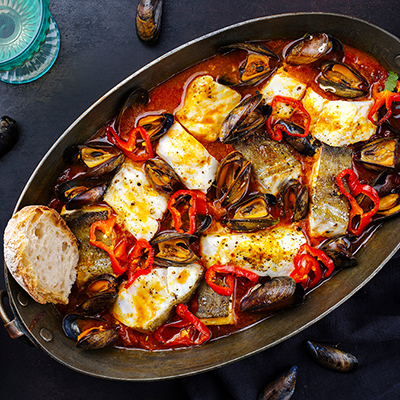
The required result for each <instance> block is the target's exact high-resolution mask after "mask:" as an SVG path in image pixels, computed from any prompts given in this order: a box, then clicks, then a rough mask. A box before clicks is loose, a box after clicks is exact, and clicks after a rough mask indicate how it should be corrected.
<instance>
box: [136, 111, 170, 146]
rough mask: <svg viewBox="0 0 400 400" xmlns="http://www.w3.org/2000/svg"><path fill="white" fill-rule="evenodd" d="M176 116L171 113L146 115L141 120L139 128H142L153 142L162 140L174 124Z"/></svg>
mask: <svg viewBox="0 0 400 400" xmlns="http://www.w3.org/2000/svg"><path fill="white" fill-rule="evenodd" d="M174 119H175V118H174V116H173V115H172V114H169V113H164V114H156V115H146V116H145V117H142V118H140V120H139V121H138V126H142V127H143V128H144V129H145V130H146V132H147V134H148V135H149V137H150V140H151V141H154V140H157V139H160V137H161V136H163V135H164V134H165V133H166V132H167V131H168V129H169V128H171V126H172V124H173V123H174Z"/></svg>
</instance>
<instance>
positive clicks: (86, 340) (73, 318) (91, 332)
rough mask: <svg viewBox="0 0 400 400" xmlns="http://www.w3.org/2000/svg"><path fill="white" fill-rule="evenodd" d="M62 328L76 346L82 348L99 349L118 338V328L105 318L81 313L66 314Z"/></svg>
mask: <svg viewBox="0 0 400 400" xmlns="http://www.w3.org/2000/svg"><path fill="white" fill-rule="evenodd" d="M62 328H63V331H64V333H65V335H66V336H67V337H68V338H70V339H72V340H75V341H76V347H78V348H82V349H84V350H97V349H101V348H103V347H106V346H108V345H110V344H111V343H112V342H114V341H115V340H116V339H117V338H118V330H117V329H116V328H114V327H109V326H108V325H107V323H106V321H105V320H103V319H101V318H95V317H88V316H84V315H81V314H67V315H66V316H65V317H64V318H63V321H62Z"/></svg>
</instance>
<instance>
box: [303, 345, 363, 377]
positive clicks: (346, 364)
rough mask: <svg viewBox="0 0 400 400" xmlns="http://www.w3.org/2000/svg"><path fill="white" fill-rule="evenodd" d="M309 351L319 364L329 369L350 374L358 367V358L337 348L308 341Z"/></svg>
mask: <svg viewBox="0 0 400 400" xmlns="http://www.w3.org/2000/svg"><path fill="white" fill-rule="evenodd" d="M307 349H308V350H309V352H310V354H311V356H312V358H313V359H314V360H315V361H316V362H317V363H319V364H320V365H322V366H323V367H326V368H328V369H333V370H335V371H339V372H350V371H353V370H354V369H355V368H357V366H358V360H357V358H356V357H354V356H353V355H352V354H350V353H347V352H345V351H342V350H340V349H338V348H337V347H334V346H328V345H326V344H322V343H318V342H315V341H311V340H308V341H307Z"/></svg>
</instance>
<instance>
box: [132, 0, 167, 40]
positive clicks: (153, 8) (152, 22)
mask: <svg viewBox="0 0 400 400" xmlns="http://www.w3.org/2000/svg"><path fill="white" fill-rule="evenodd" d="M161 16H162V0H140V1H139V4H138V6H137V9H136V33H137V35H138V36H139V38H140V40H142V41H143V42H145V43H153V42H154V41H156V40H157V38H158V35H159V34H160V29H161Z"/></svg>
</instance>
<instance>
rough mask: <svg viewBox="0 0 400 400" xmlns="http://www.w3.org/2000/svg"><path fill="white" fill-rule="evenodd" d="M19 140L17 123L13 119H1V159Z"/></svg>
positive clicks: (5, 117) (4, 117)
mask: <svg viewBox="0 0 400 400" xmlns="http://www.w3.org/2000/svg"><path fill="white" fill-rule="evenodd" d="M17 140H18V130H17V123H16V122H15V121H14V120H13V119H12V118H10V117H7V116H6V115H3V116H2V117H1V118H0V157H1V156H3V155H4V154H6V153H8V152H9V151H10V150H11V149H12V148H13V147H14V145H15V143H17Z"/></svg>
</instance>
